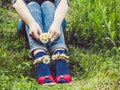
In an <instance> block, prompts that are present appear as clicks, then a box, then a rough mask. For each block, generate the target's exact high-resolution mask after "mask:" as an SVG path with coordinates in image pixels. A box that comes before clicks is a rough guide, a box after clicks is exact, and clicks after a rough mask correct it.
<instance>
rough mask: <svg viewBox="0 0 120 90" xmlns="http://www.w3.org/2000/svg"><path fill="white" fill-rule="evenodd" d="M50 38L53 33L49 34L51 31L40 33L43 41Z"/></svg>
mask: <svg viewBox="0 0 120 90" xmlns="http://www.w3.org/2000/svg"><path fill="white" fill-rule="evenodd" d="M50 39H51V34H49V33H42V34H41V35H40V41H41V42H43V43H48V42H50Z"/></svg>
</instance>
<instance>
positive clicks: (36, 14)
mask: <svg viewBox="0 0 120 90" xmlns="http://www.w3.org/2000/svg"><path fill="white" fill-rule="evenodd" d="M27 7H28V9H29V11H30V13H31V15H32V16H33V18H34V19H35V21H36V22H37V23H38V24H39V26H40V27H41V29H42V31H43V30H44V29H43V22H42V12H41V7H40V5H39V4H38V3H36V2H30V3H29V4H28V5H27ZM26 32H27V37H28V41H29V45H30V52H31V53H33V51H34V50H37V49H42V50H45V51H47V49H46V45H45V44H43V43H41V42H39V41H37V40H35V39H34V38H32V37H31V36H30V35H29V27H28V26H27V25H26ZM43 32H44V31H43Z"/></svg>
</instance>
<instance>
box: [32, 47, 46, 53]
mask: <svg viewBox="0 0 120 90" xmlns="http://www.w3.org/2000/svg"><path fill="white" fill-rule="evenodd" d="M37 49H41V50H44V51H45V52H47V48H45V47H43V46H35V47H33V48H31V49H30V53H31V54H32V55H33V51H34V50H37Z"/></svg>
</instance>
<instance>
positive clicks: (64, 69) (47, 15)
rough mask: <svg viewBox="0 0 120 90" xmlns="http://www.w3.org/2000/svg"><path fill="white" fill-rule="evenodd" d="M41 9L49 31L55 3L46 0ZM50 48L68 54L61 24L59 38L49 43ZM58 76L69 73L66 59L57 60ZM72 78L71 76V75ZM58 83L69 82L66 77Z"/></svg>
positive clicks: (46, 29)
mask: <svg viewBox="0 0 120 90" xmlns="http://www.w3.org/2000/svg"><path fill="white" fill-rule="evenodd" d="M41 9H42V12H43V17H44V18H43V20H44V24H43V25H44V29H45V32H48V30H49V28H50V26H51V24H52V22H53V20H54V14H55V10H56V8H55V5H54V4H53V3H51V2H50V1H45V2H44V3H43V4H42V5H41ZM49 48H50V51H51V52H53V51H54V54H57V53H60V54H66V51H65V50H66V45H65V41H64V34H63V29H62V25H61V35H60V37H59V38H58V39H56V40H55V41H53V42H50V43H49ZM55 68H56V77H58V76H61V75H69V68H68V64H67V62H66V61H65V60H58V61H57V62H56V66H55ZM70 79H71V77H70ZM57 83H68V82H67V80H66V79H64V78H62V79H59V81H57Z"/></svg>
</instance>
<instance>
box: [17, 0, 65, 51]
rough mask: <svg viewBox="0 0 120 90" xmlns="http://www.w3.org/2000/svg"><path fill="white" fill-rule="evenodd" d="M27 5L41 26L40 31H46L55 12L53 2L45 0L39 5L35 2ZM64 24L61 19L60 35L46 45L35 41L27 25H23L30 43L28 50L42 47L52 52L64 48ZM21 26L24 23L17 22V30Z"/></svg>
mask: <svg viewBox="0 0 120 90" xmlns="http://www.w3.org/2000/svg"><path fill="white" fill-rule="evenodd" d="M27 7H28V9H29V11H30V13H31V15H32V16H33V18H34V19H35V21H36V22H37V23H38V24H39V26H40V27H41V29H42V32H48V30H49V28H50V26H51V24H52V22H53V20H54V14H55V10H56V7H55V4H53V3H51V2H50V1H45V2H43V3H42V5H41V6H40V5H39V4H38V3H36V2H30V3H29V4H28V5H27ZM65 25H66V22H65V21H63V23H62V25H61V27H60V30H61V35H60V37H58V39H56V40H55V41H53V42H50V43H48V44H47V45H46V44H43V43H41V42H40V41H36V40H35V39H33V38H32V37H31V36H30V35H29V27H28V26H27V25H25V27H26V28H25V30H26V33H27V37H28V41H29V45H30V52H31V53H32V52H33V51H34V50H36V49H42V50H45V51H47V50H48V48H49V50H50V51H51V52H53V51H54V50H56V49H59V48H62V49H65V50H66V49H67V47H66V44H65V40H64V31H63V28H64V27H65ZM23 26H24V23H23V22H22V21H21V22H19V24H18V30H21V28H23ZM47 47H48V48H47Z"/></svg>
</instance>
